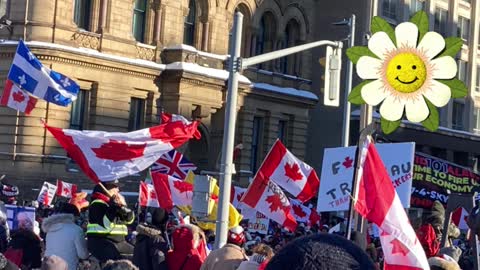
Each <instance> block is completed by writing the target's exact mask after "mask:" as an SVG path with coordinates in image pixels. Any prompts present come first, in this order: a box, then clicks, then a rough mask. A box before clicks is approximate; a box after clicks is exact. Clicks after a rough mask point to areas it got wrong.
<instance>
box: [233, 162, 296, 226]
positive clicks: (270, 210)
mask: <svg viewBox="0 0 480 270" xmlns="http://www.w3.org/2000/svg"><path fill="white" fill-rule="evenodd" d="M241 202H242V203H244V204H246V205H247V206H249V207H251V208H254V209H255V210H257V211H258V212H260V213H262V214H264V215H265V216H266V217H268V218H269V219H271V220H273V221H275V222H277V223H279V224H281V225H283V227H285V228H286V229H288V230H290V231H295V228H296V227H297V222H296V221H295V218H294V217H293V215H292V213H291V207H290V202H289V200H288V198H287V196H285V193H283V191H282V189H281V188H280V187H279V186H278V185H277V184H275V183H274V182H273V181H270V179H268V177H265V176H264V175H263V174H262V172H261V171H259V172H257V174H256V175H255V178H254V179H253V181H252V183H251V184H250V186H249V187H248V190H247V192H246V193H245V195H243V198H242V200H241Z"/></svg>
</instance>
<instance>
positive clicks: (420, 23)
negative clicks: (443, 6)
mask: <svg viewBox="0 0 480 270" xmlns="http://www.w3.org/2000/svg"><path fill="white" fill-rule="evenodd" d="M410 22H412V23H414V24H415V25H417V27H418V32H419V34H418V43H420V41H421V40H422V38H423V36H424V35H425V34H426V33H427V32H428V15H427V13H426V12H425V11H423V10H420V11H419V12H417V13H415V15H413V17H412V18H411V19H410Z"/></svg>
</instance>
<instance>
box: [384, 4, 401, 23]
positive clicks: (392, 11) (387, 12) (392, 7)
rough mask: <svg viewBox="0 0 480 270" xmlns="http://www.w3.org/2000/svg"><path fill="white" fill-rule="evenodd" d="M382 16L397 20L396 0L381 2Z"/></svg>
mask: <svg viewBox="0 0 480 270" xmlns="http://www.w3.org/2000/svg"><path fill="white" fill-rule="evenodd" d="M382 10H383V16H385V17H388V18H390V19H394V20H396V19H397V0H383V2H382Z"/></svg>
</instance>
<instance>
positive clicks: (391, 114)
mask: <svg viewBox="0 0 480 270" xmlns="http://www.w3.org/2000/svg"><path fill="white" fill-rule="evenodd" d="M404 108H405V100H403V99H400V98H396V97H394V96H388V97H387V98H386V99H385V101H384V102H383V103H382V105H381V106H380V115H381V116H382V117H383V118H385V119H387V120H388V121H397V120H399V119H400V118H402V115H403V109H404Z"/></svg>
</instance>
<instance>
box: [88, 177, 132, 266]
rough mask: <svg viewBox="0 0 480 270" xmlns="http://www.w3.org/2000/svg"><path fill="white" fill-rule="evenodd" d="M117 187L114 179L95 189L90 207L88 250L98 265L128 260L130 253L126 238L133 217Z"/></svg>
mask: <svg viewBox="0 0 480 270" xmlns="http://www.w3.org/2000/svg"><path fill="white" fill-rule="evenodd" d="M117 184H118V181H117V180H115V181H112V182H105V183H103V186H102V185H100V184H98V185H97V186H95V188H94V190H93V194H92V202H91V203H90V207H89V223H88V226H87V239H88V250H89V251H90V253H92V255H93V256H94V257H95V258H97V259H98V260H99V261H100V262H101V263H104V262H106V261H108V260H119V259H124V258H131V256H132V254H133V246H132V245H130V244H129V243H128V242H127V241H126V240H125V237H126V236H127V234H128V229H127V225H129V224H132V223H133V221H134V220H135V214H134V212H133V211H132V210H130V209H129V208H128V207H127V204H126V202H125V199H124V198H123V196H122V195H121V194H120V193H119V191H120V190H119V188H118V186H117Z"/></svg>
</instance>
